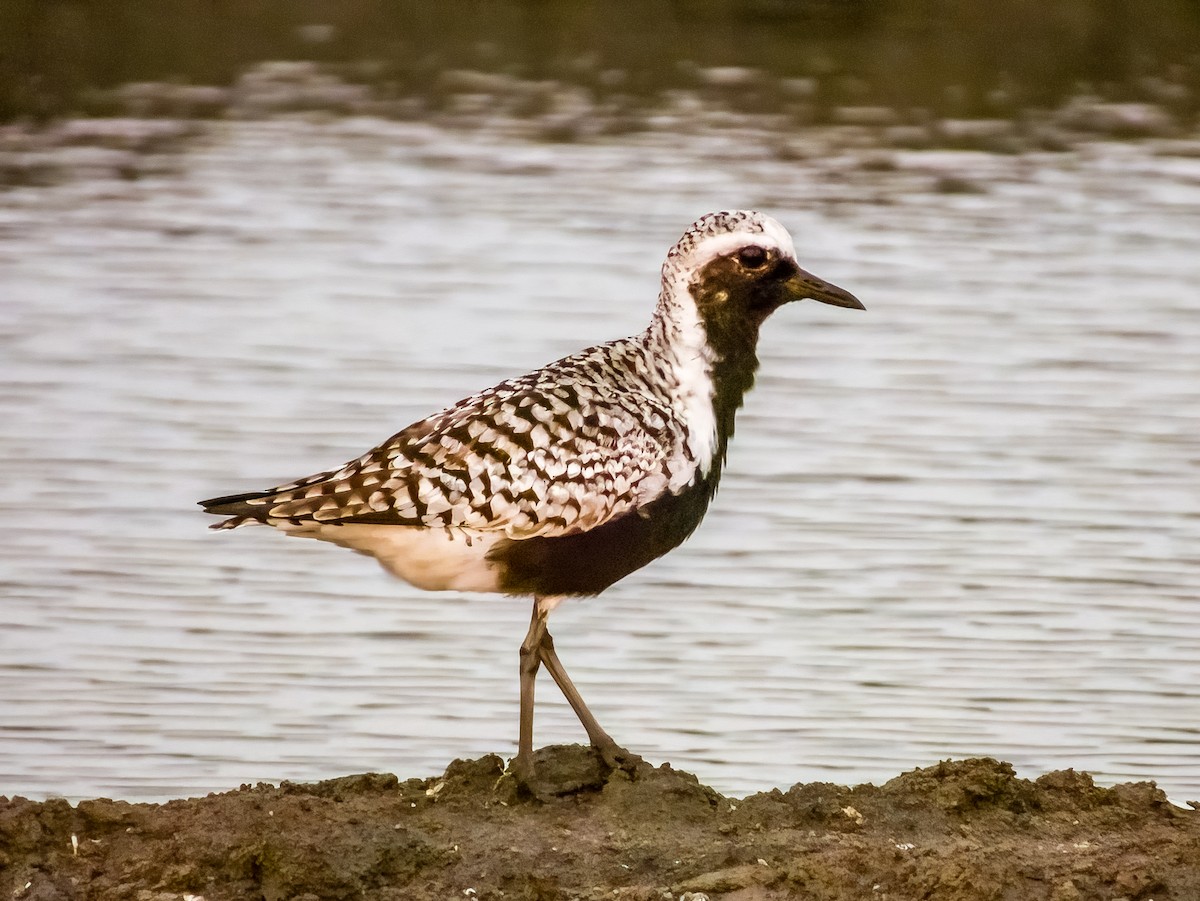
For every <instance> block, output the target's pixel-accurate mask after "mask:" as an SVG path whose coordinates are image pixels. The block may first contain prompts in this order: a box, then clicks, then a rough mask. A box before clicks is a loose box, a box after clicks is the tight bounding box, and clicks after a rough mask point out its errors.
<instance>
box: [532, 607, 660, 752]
mask: <svg viewBox="0 0 1200 901" xmlns="http://www.w3.org/2000/svg"><path fill="white" fill-rule="evenodd" d="M538 656H539V657H540V659H541V662H542V663H544V664H546V672H548V673H549V674H550V676H551V678H553V679H554V681H555V683H557V685H558V687H559V688H560V689H561V690H562V693H563V695H564V696H565V697H566V699H567V703H568V704H570V705H571V709H572V710H574V711H575V715H576V716H577V717H579V722H580V723H582V724H583V728H584V730H585V731H586V732H587V736H588V740H589V741H590V742H591V743H592V747H594V748H595V749H596V750H597V751H599V752H600V757H601V758H602V759H603V760H604V762H605V763H606V764H607V765H608V766H609V768H610V769H614V770H615V769H624V770H629V771H631V772H632V771H633V770H634V769H636V767H637V765H638V764H640V763H641V762H642V758H640V757H638V756H637V755H636V754H632V753H630V752H629V751H626V750H625V749H624V748H622V747H621V746H620V745H618V744H617V743H616V742H615V741H613V739H612V736H611V735H609V734H608V733H607V732H605V731H604V730H603V729H602V728H601V727H600V724H599V723H598V722H596V718H595V717H594V716H593V715H592V711H590V710H588V706H587V704H585V703H584V702H583V697H582V696H581V695H580V694H579V689H577V688H576V687H575V683H574V682H572V681H571V677H570V676H568V675H567V671H566V669H564V668H563V665H562V661H560V660H559V659H558V653H557V652H556V651H555V650H554V638H553V637H551V635H550V631H549V630H548V629H547V628H545V626H544V625H543V627H542V633H541V636H540V639H539V645H538Z"/></svg>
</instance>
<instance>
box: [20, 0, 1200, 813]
mask: <svg viewBox="0 0 1200 901" xmlns="http://www.w3.org/2000/svg"><path fill="white" fill-rule="evenodd" d="M1198 47H1200V12H1198V11H1197V7H1196V5H1195V4H1194V3H1189V2H1183V0H1179V2H1167V0H1162V2H1159V0H1150V2H1141V3H1136V4H1135V3H1133V2H1125V0H1063V2H1059V3H1055V4H1051V5H1046V4H1033V3H1027V2H1023V0H1003V2H998V3H992V4H986V5H981V4H977V3H974V2H971V0H941V2H936V0H877V2H870V0H692V2H689V0H678V2H650V3H635V2H630V0H623V2H618V0H613V2H600V3H589V4H577V3H571V2H565V0H564V2H553V0H543V2H520V3H516V2H514V3H485V2H450V3H442V4H428V3H409V2H341V3H336V4H334V3H328V2H292V0H288V2H283V0H256V2H237V3H227V2H212V0H210V2H200V0H163V2H159V3H155V4H144V3H137V2H133V0H125V2H122V0H94V2H66V0H55V2H47V0H8V2H6V3H4V4H3V5H2V6H0V346H2V347H3V354H2V357H0V359H2V363H3V379H2V381H0V423H2V424H3V425H2V426H0V468H2V471H3V473H4V478H3V479H2V480H0V516H2V517H3V520H2V521H3V525H4V541H3V542H2V543H0V595H2V597H3V601H2V603H0V699H2V700H0V794H7V795H16V794H21V795H26V796H29V797H34V798H40V797H46V796H50V795H60V794H61V795H65V796H67V797H70V798H72V799H80V798H86V797H94V796H103V795H109V796H115V797H121V798H126V799H129V800H161V799H165V798H169V797H173V796H179V795H194V794H202V793H205V792H209V791H215V790H223V789H227V788H231V787H234V786H236V785H237V784H239V783H243V782H254V781H257V780H266V781H273V782H277V781H279V780H281V779H293V780H312V779H319V778H325V777H332V776H337V775H343V774H346V773H353V772H362V771H367V770H382V771H389V772H395V773H397V774H398V775H400V776H401V778H407V777H410V776H426V775H432V774H435V773H437V772H440V771H441V770H442V768H443V767H444V766H445V764H446V763H447V762H448V761H449V760H450V759H452V758H454V757H467V756H478V755H481V754H484V753H488V752H496V753H500V754H503V755H505V756H509V755H511V754H512V753H513V752H514V751H515V742H516V726H517V676H516V674H517V646H518V644H519V642H520V640H521V637H522V636H523V635H524V631H525V627H526V624H527V620H528V608H527V604H526V602H525V601H523V600H515V599H499V598H490V597H477V596H469V595H456V594H452V593H441V594H425V593H421V592H419V591H416V590H415V589H412V588H410V587H408V586H406V585H404V584H402V583H399V582H396V581H393V580H390V579H389V578H387V577H386V576H385V575H384V573H383V572H382V571H381V570H379V569H378V567H376V566H375V565H374V564H373V563H372V562H370V561H369V560H366V559H364V558H361V557H357V556H355V555H353V554H349V553H347V552H345V551H342V550H340V549H337V548H334V547H328V546H324V545H319V544H317V543H315V542H314V543H300V542H292V541H287V540H284V538H283V537H281V536H280V535H277V534H274V533H272V532H270V531H268V530H266V529H257V530H256V529H247V530H243V531H239V532H237V533H233V534H230V533H222V534H213V533H208V532H206V531H205V526H206V525H208V523H209V520H208V518H206V517H204V516H203V515H202V514H201V513H200V512H199V510H198V508H196V507H195V506H194V503H195V501H196V500H198V499H200V498H204V497H210V496H213V495H217V494H223V493H228V492H235V491H239V490H252V489H256V488H262V487H266V486H268V485H271V484H275V483H277V482H280V481H283V480H287V479H291V478H294V477H298V476H302V475H306V474H308V473H311V472H316V471H319V470H321V469H325V468H328V467H330V466H334V465H337V464H340V463H341V462H343V461H345V460H348V459H351V458H352V457H355V456H357V455H358V454H359V453H361V452H363V451H364V450H366V449H367V448H369V447H371V446H373V445H374V444H376V443H378V442H379V441H381V440H383V439H384V438H386V437H387V436H388V435H390V434H392V433H393V432H395V431H398V430H399V429H400V428H402V427H403V426H405V425H407V424H408V423H409V422H411V421H413V420H415V419H418V418H420V417H422V416H424V415H426V414H428V413H430V412H432V411H433V410H436V409H439V408H441V407H443V406H446V405H447V404H450V403H452V402H454V401H455V400H457V399H458V398H460V397H462V396H464V395H466V394H469V393H472V392H474V391H475V390H477V389H479V388H482V387H485V386H487V385H490V384H493V383H494V382H495V381H497V380H499V379H502V378H504V377H508V376H512V375H516V374H520V373H522V372H524V371H526V370H528V369H530V368H532V367H535V366H538V365H540V364H543V363H545V362H547V361H549V360H552V359H555V358H556V357H559V356H561V355H564V354H566V353H570V352H572V351H574V350H576V349H579V348H581V347H584V346H586V345H588V344H592V343H596V342H599V341H602V340H608V339H610V338H615V337H620V336H622V335H625V334H629V333H632V332H634V331H637V330H640V329H641V328H642V327H643V326H644V324H645V322H646V320H647V317H648V316H649V313H650V311H651V309H652V306H653V303H654V300H655V297H656V295H657V291H658V268H659V266H660V264H661V261H662V258H663V255H664V254H665V252H666V250H667V249H668V248H669V247H670V246H671V244H672V243H674V241H675V240H676V239H677V238H678V236H679V235H680V233H682V231H683V230H684V229H685V228H686V227H687V225H688V224H689V223H690V222H691V221H693V220H694V219H696V218H697V217H698V216H700V215H701V214H703V213H705V212H708V211H710V210H714V209H722V208H740V207H754V208H760V209H763V210H765V211H767V212H769V213H770V214H772V215H774V216H776V217H777V218H779V219H781V220H782V221H783V222H784V223H785V224H786V225H787V226H788V227H789V228H790V229H791V230H792V232H793V234H794V235H795V237H796V244H797V248H798V252H799V254H800V258H801V261H802V262H803V263H804V264H805V266H806V267H807V268H809V269H811V270H812V271H814V272H816V273H817V274H819V275H821V276H822V277H824V278H827V279H829V280H831V281H833V282H835V283H837V284H840V285H842V286H844V287H846V288H847V289H849V290H851V291H853V292H854V293H855V294H857V295H858V296H859V297H860V298H861V299H862V300H863V301H864V302H865V304H866V306H867V308H868V312H866V313H853V312H850V311H844V310H836V309H832V308H828V307H824V306H820V305H816V304H801V305H795V306H792V307H788V308H786V309H784V310H782V311H781V312H780V313H779V314H778V315H777V316H776V317H775V318H774V319H773V320H772V321H771V322H770V323H768V325H767V327H766V328H765V329H764V335H763V341H762V346H761V352H760V355H761V357H762V359H763V366H762V370H761V375H760V379H759V385H758V388H757V389H756V391H755V392H754V393H753V394H752V395H751V396H750V399H749V402H748V404H747V406H746V408H745V410H744V411H743V414H742V417H741V419H740V421H739V428H738V435H737V438H736V440H735V441H734V443H733V446H732V452H731V455H730V460H729V467H728V470H727V475H726V478H725V480H724V482H723V483H722V488H721V493H720V495H719V496H718V498H717V501H716V503H715V505H714V507H713V509H712V510H711V512H710V513H709V516H708V518H707V520H706V522H705V524H704V525H703V526H702V527H701V529H700V531H699V532H698V533H697V534H696V536H695V537H693V538H692V539H691V540H690V541H689V542H688V543H687V544H686V545H684V547H683V548H681V549H680V550H678V551H676V552H675V553H673V554H672V555H670V556H668V557H667V558H665V559H663V560H660V561H658V562H656V563H655V564H653V565H651V566H650V567H648V568H646V569H645V570H643V571H641V572H639V573H637V574H635V575H633V576H631V577H629V578H627V579H626V580H624V581H623V582H621V583H619V584H618V585H616V586H615V587H614V588H612V589H611V590H609V591H608V592H606V593H605V594H604V595H603V596H602V597H600V598H598V599H594V600H588V601H584V602H572V603H568V604H565V605H564V606H563V607H561V608H560V609H559V610H558V612H556V614H555V635H556V638H557V642H558V647H559V649H560V653H561V654H562V656H563V659H564V661H565V663H566V665H567V666H568V667H569V668H570V669H571V672H572V674H573V675H574V677H575V679H576V681H577V683H578V684H579V685H580V688H581V691H582V692H583V694H584V696H585V697H586V698H587V699H588V700H589V703H590V704H591V706H592V709H593V710H594V711H595V712H596V714H597V716H598V717H599V719H600V721H601V722H602V723H603V724H604V725H605V726H606V727H607V728H608V730H609V731H610V732H611V733H612V734H613V735H614V736H615V737H616V738H617V739H618V740H619V741H621V742H622V743H623V744H625V745H627V746H628V747H629V748H631V749H632V750H634V751H637V752H640V753H642V754H643V755H645V756H646V757H647V758H649V759H651V760H653V761H655V762H658V761H663V760H666V761H670V762H671V763H672V764H673V765H674V766H676V767H680V768H685V769H688V770H691V771H693V772H695V773H697V774H698V776H699V778H700V779H701V781H703V782H705V783H708V784H711V785H713V786H714V787H716V788H717V789H719V790H721V791H723V792H726V793H733V794H741V793H746V792H751V791H756V790H763V789H768V788H771V787H775V786H781V787H786V786H788V785H790V784H792V783H794V782H798V781H813V780H825V781H837V782H849V783H854V782H860V781H875V782H879V781H883V780H886V779H888V778H890V777H892V776H894V775H896V774H897V773H899V772H901V771H902V770H904V769H908V768H911V767H914V766H919V765H928V764H930V763H932V762H934V761H935V760H937V759H940V758H945V757H951V756H953V757H960V756H968V755H985V756H992V757H998V758H1002V759H1006V760H1010V761H1012V762H1013V763H1014V764H1015V765H1016V766H1017V768H1018V772H1019V773H1020V774H1021V775H1024V776H1035V775H1037V774H1039V773H1042V772H1045V771H1048V770H1051V769H1058V768H1065V767H1075V768H1077V769H1083V770H1087V771H1089V772H1092V773H1093V774H1094V775H1095V776H1096V778H1097V780H1098V781H1100V782H1102V783H1103V784H1112V783H1115V782H1118V781H1126V780H1130V779H1155V780H1157V781H1158V783H1159V784H1160V786H1162V787H1163V788H1164V789H1165V790H1166V791H1167V793H1168V794H1169V795H1170V796H1171V797H1172V798H1173V799H1174V800H1176V801H1177V802H1181V801H1183V800H1186V799H1196V798H1200V601H1198V597H1197V595H1198V594H1200V592H1198V590H1197V584H1198V582H1200V487H1198V486H1200V294H1198V291H1197V286H1198V285H1200V253H1198V252H1197V247H1198V246H1200V128H1198V120H1197V111H1198V108H1200V51H1198V50H1197V48H1198ZM537 730H538V731H537V741H538V743H539V744H548V743H557V742H568V741H580V740H583V735H582V733H581V731H580V729H579V727H578V725H577V723H576V722H575V719H574V716H573V714H572V713H571V711H570V710H569V708H567V706H566V704H565V702H563V701H562V700H561V698H560V697H559V696H558V694H557V692H556V691H555V690H554V689H553V686H552V685H551V683H550V682H549V681H548V680H547V681H546V683H545V684H544V685H543V686H542V689H541V692H540V699H539V706H538V722H537Z"/></svg>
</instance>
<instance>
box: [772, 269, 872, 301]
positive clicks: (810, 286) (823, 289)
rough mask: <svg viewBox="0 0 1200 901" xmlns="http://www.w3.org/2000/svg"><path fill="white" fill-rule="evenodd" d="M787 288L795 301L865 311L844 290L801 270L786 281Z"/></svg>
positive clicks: (852, 296)
mask: <svg viewBox="0 0 1200 901" xmlns="http://www.w3.org/2000/svg"><path fill="white" fill-rule="evenodd" d="M788 288H789V290H790V291H791V294H792V297H794V298H795V299H796V300H819V301H820V302H821V303H827V304H831V305H832V306H835V307H846V308H847V309H851V310H865V309H866V307H865V306H863V303H862V301H861V300H859V299H858V298H857V297H855V296H854V295H853V294H851V293H850V292H849V291H847V290H846V289H845V288H839V287H838V286H837V285H835V284H832V283H831V282H827V281H825V279H823V278H817V276H815V275H813V274H812V273H811V272H805V271H804V270H803V269H800V270H797V272H796V274H795V275H793V276H792V277H791V278H790V279H789V280H788Z"/></svg>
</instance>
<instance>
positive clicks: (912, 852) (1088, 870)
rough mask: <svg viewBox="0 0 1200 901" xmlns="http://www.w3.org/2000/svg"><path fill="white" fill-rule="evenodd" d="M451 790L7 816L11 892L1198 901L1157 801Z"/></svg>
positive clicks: (10, 807)
mask: <svg viewBox="0 0 1200 901" xmlns="http://www.w3.org/2000/svg"><path fill="white" fill-rule="evenodd" d="M538 766H539V779H540V782H539V788H538V794H539V795H540V797H539V798H532V797H526V796H522V795H520V794H519V793H518V791H517V789H516V787H515V786H514V785H513V784H512V782H511V780H510V779H509V778H507V777H504V776H502V767H503V764H502V761H501V760H500V758H498V757H495V756H488V757H483V758H480V759H478V760H457V761H455V762H454V763H452V764H451V765H450V766H449V768H448V769H447V770H446V772H445V774H444V775H442V776H440V777H437V778H432V779H409V780H406V781H403V782H402V781H400V780H398V779H397V778H396V777H395V776H392V775H385V774H365V775H359V776H347V777H344V778H340V779H333V780H329V781H326V782H319V783H315V784H306V785H302V784H294V783H287V782H285V783H283V784H281V785H278V786H274V785H268V784H261V783H260V784H259V785H257V786H249V785H243V786H242V787H241V788H240V789H238V790H236V791H231V792H226V793H224V794H211V795H209V796H207V797H204V798H192V799H188V800H177V801H169V802H167V803H165V804H129V803H127V802H123V801H112V800H107V799H100V800H94V801H83V802H80V803H79V804H77V805H75V806H72V805H70V804H69V803H68V802H67V801H65V800H61V799H57V800H49V801H44V802H36V801H29V800H25V799H23V798H14V799H12V800H8V799H0V893H2V894H3V897H6V898H22V899H30V901H32V899H38V901H50V899H84V898H87V899H137V901H159V899H164V901H165V899H168V898H170V899H179V898H185V899H199V898H203V899H205V901H222V899H259V898H261V899H265V901H282V899H297V901H300V899H303V901H314V899H326V898H330V899H341V898H376V899H385V901H386V899H405V901H420V899H427V898H428V899H433V898H437V899H449V898H475V899H483V898H505V899H523V901H534V899H542V901H545V899H591V901H598V899H600V898H618V899H630V901H666V899H676V901H702V899H705V898H707V899H710V901H716V899H730V901H733V899H737V901H760V899H783V898H809V899H839V901H840V899H852V898H853V899H863V898H871V899H880V901H884V899H888V901H901V899H918V898H919V899H939V901H968V899H972V901H973V899H989V901H992V899H995V901H1020V899H1047V901H1075V899H1114V901H1115V899H1127V901H1146V899H1156V901H1164V899H1196V898H1200V811H1198V810H1192V809H1188V808H1181V807H1177V806H1175V805H1173V804H1171V803H1170V802H1169V801H1168V800H1167V798H1166V797H1165V796H1164V794H1163V793H1162V792H1161V791H1160V790H1159V789H1157V788H1156V787H1155V785H1154V784H1153V783H1145V782H1143V783H1130V784H1125V785H1118V786H1116V787H1114V788H1100V787H1097V786H1096V785H1095V784H1094V783H1093V782H1092V779H1091V778H1090V777H1089V776H1088V775H1086V774H1084V773H1079V772H1075V771H1073V770H1064V771H1059V772H1052V773H1047V774H1046V775H1044V776H1041V777H1040V778H1038V779H1036V780H1033V781H1031V780H1028V779H1022V778H1018V777H1017V775H1016V774H1015V773H1014V771H1013V768H1012V766H1011V765H1009V764H1007V763H1002V762H998V761H995V760H991V759H975V760H960V761H945V762H943V763H939V764H938V765H936V766H932V767H928V768H925V769H918V770H913V771H912V772H908V773H905V774H903V775H900V776H897V777H896V778H894V779H892V780H891V781H889V782H887V783H885V784H884V785H882V786H874V785H859V786H856V787H854V788H848V787H845V786H839V785H832V784H828V783H812V784H807V785H805V784H799V785H795V786H793V787H792V788H790V789H788V790H786V791H780V790H773V791H770V792H766V793H761V794H756V795H752V796H750V797H748V798H745V799H741V800H738V799H733V798H726V797H723V796H722V795H720V794H718V793H717V792H715V791H713V790H712V789H710V788H707V787H705V786H703V785H701V784H700V783H699V782H698V781H697V779H696V777H694V776H692V775H690V774H688V773H684V772H680V771H677V770H673V769H671V767H670V766H669V765H663V766H661V767H658V768H651V767H649V766H648V765H647V766H644V768H642V769H641V770H639V771H638V772H636V773H634V774H633V775H632V776H630V775H628V774H625V773H621V772H618V773H614V774H606V773H604V772H603V770H602V769H601V767H600V765H599V763H598V762H597V760H596V759H595V758H594V757H593V755H592V753H591V752H590V751H589V750H587V749H584V748H581V747H578V746H566V747H555V748H547V749H543V750H542V751H540V752H539V760H538Z"/></svg>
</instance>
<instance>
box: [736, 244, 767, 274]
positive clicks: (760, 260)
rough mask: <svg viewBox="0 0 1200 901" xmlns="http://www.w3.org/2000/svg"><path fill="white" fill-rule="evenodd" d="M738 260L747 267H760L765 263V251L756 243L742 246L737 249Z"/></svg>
mask: <svg viewBox="0 0 1200 901" xmlns="http://www.w3.org/2000/svg"><path fill="white" fill-rule="evenodd" d="M737 256H738V262H739V263H741V264H742V265H743V266H745V267H746V268H747V269H761V268H762V267H763V266H765V265H766V263H767V252H766V251H765V250H763V249H762V248H761V247H759V246H758V245H757V244H751V245H750V246H749V247H743V248H742V249H741V250H739V251H738V255H737Z"/></svg>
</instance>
